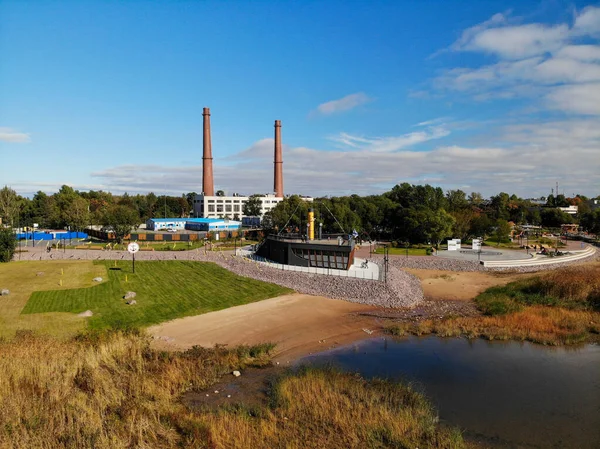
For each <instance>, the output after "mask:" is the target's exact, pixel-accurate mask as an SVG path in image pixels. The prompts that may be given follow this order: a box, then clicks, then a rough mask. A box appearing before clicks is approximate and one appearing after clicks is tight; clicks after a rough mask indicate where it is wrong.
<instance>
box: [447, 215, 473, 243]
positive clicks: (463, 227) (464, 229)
mask: <svg viewBox="0 0 600 449" xmlns="http://www.w3.org/2000/svg"><path fill="white" fill-rule="evenodd" d="M450 215H452V217H453V218H454V227H453V230H452V231H453V235H454V236H455V237H458V238H459V239H461V240H466V239H467V238H468V237H469V234H470V231H471V225H472V223H473V220H474V219H475V218H476V216H477V215H476V213H475V212H473V211H472V210H471V209H462V210H457V211H454V212H450Z"/></svg>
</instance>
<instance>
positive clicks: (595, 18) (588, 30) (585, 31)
mask: <svg viewBox="0 0 600 449" xmlns="http://www.w3.org/2000/svg"><path fill="white" fill-rule="evenodd" d="M573 33H574V34H578V35H584V36H585V35H589V36H600V8H597V7H594V6H588V7H587V8H584V10H583V11H582V12H581V14H579V15H578V16H577V18H576V19H575V25H574V26H573Z"/></svg>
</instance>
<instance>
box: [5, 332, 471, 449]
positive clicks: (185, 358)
mask: <svg viewBox="0 0 600 449" xmlns="http://www.w3.org/2000/svg"><path fill="white" fill-rule="evenodd" d="M270 348H271V346H269V345H263V346H262V347H258V348H239V349H233V350H226V349H223V348H215V349H212V350H211V349H201V348H194V349H192V350H190V351H187V352H184V353H164V352H159V351H155V350H152V349H151V348H150V347H149V345H148V341H147V340H146V338H145V337H143V336H140V335H138V334H135V333H129V334H125V333H122V332H111V333H97V334H91V335H90V334H88V335H86V336H84V337H80V338H76V339H70V340H64V339H63V340H58V339H53V338H49V337H39V336H34V335H33V334H31V333H19V334H17V336H16V337H15V338H14V339H13V340H11V341H10V342H0V447H2V448H19V449H20V448H28V449H29V448H53V449H54V448H92V447H93V448H110V449H119V448H159V449H160V448H173V447H182V448H183V447H185V448H188V447H194V448H233V447H240V448H242V447H243V448H247V447H255V448H277V447H281V448H305V447H314V448H317V447H318V448H340V447H344V448H351V447H356V448H359V447H360V448H363V447H372V448H383V447H430V448H461V447H464V445H463V443H462V438H461V436H460V433H459V432H457V431H456V430H452V429H441V428H440V427H439V426H438V424H437V417H436V414H435V412H434V411H433V410H432V408H431V406H430V405H429V404H428V403H427V402H426V401H425V400H424V399H423V397H422V396H420V395H419V394H417V393H415V392H413V391H412V390H411V389H410V388H408V387H405V386H402V385H397V384H392V383H389V382H384V381H366V380H364V379H362V378H360V377H357V376H353V375H350V374H343V373H340V372H337V371H327V370H325V371H323V370H313V369H307V370H304V371H301V372H299V373H296V374H292V373H290V374H287V375H286V376H284V377H283V378H282V379H280V380H279V381H277V382H276V383H275V384H274V385H273V389H272V393H271V399H272V401H271V404H270V406H268V407H267V406H265V407H264V408H260V409H254V410H250V409H246V408H244V407H241V406H238V407H234V408H229V409H221V410H219V411H216V412H215V411H204V412H197V413H194V412H192V411H190V410H189V409H187V408H185V407H184V405H182V404H181V403H180V402H179V398H180V396H181V394H182V393H184V392H186V391H189V390H202V389H204V388H206V387H208V386H210V385H211V384H212V383H214V382H215V381H216V380H217V379H218V378H219V377H220V376H222V375H223V374H224V373H226V372H229V371H231V370H232V369H238V368H244V367H245V366H246V365H248V364H255V365H261V364H264V363H266V362H267V354H266V352H267V351H268V350H269V349H270Z"/></svg>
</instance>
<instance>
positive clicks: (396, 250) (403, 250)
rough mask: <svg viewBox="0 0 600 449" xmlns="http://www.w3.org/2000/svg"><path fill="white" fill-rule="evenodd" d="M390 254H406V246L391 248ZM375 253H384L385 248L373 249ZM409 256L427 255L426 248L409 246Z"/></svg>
mask: <svg viewBox="0 0 600 449" xmlns="http://www.w3.org/2000/svg"><path fill="white" fill-rule="evenodd" d="M389 250H390V255H393V256H406V248H390V249H389ZM373 253H374V254H383V248H377V249H376V250H375V251H373ZM408 255H409V256H426V255H427V253H426V249H425V248H408Z"/></svg>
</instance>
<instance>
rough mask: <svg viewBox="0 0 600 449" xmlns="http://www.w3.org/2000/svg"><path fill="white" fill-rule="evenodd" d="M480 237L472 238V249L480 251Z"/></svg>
mask: <svg viewBox="0 0 600 449" xmlns="http://www.w3.org/2000/svg"><path fill="white" fill-rule="evenodd" d="M481 242H482V240H481V239H473V245H472V248H473V250H474V251H481Z"/></svg>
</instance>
